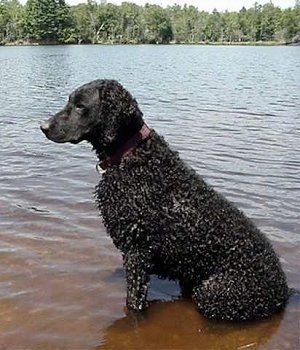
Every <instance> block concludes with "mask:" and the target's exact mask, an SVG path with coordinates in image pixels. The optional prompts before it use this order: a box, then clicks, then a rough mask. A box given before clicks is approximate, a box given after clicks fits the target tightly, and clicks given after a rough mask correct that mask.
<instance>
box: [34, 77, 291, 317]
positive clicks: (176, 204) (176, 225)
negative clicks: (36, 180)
mask: <svg viewBox="0 0 300 350" xmlns="http://www.w3.org/2000/svg"><path fill="white" fill-rule="evenodd" d="M41 129H42V131H43V132H44V133H45V134H46V136H47V137H48V138H49V139H50V140H52V141H54V142H59V143H63V142H72V143H78V142H80V141H82V140H87V141H88V142H90V143H91V144H92V145H93V148H94V149H95V151H96V153H97V156H98V158H99V166H101V167H102V168H103V169H104V173H103V175H102V179H101V181H100V183H99V185H98V186H97V187H96V201H97V204H98V206H99V209H100V211H101V213H102V216H103V221H104V224H105V226H106V228H107V232H108V234H109V235H110V237H111V238H112V240H113V242H114V244H115V245H116V247H117V248H118V249H120V250H121V252H122V254H123V260H124V267H125V270H126V278H127V307H128V309H130V310H133V311H139V310H143V309H144V308H145V307H146V306H147V301H146V297H147V290H148V284H149V276H150V275H151V274H156V275H158V276H160V277H161V278H168V279H171V280H178V281H179V283H180V286H181V287H182V290H183V291H184V292H187V293H190V294H191V296H192V298H193V300H194V301H195V303H196V305H197V307H198V308H199V310H200V311H201V312H202V313H203V314H204V315H206V316H207V317H209V318H213V319H223V320H251V319H258V318H263V317H266V316H269V315H271V314H273V313H274V312H276V311H278V310H280V309H282V308H283V307H284V305H285V304H286V302H287V299H288V294H289V293H288V287H287V283H286V278H285V275H284V273H283V271H282V268H281V266H280V262H279V259H278V257H277V256H276V254H275V252H274V250H273V249H272V247H271V244H270V242H269V241H268V239H267V238H266V237H265V236H264V235H263V234H262V233H261V232H260V231H259V230H258V229H257V228H256V227H255V226H254V224H253V223H252V222H251V221H250V220H249V219H248V218H247V217H246V216H245V215H244V214H243V213H242V212H241V211H240V210H239V209H237V208H236V207H235V206H234V205H233V204H232V203H230V202H229V201H228V200H226V199H225V198H224V197H223V196H222V195H221V194H219V193H218V192H216V191H215V190H214V189H213V188H212V187H210V186H209V185H208V184H207V183H206V182H204V180H203V179H202V178H201V177H200V176H199V175H198V174H197V173H196V172H195V171H194V170H193V169H191V168H190V167H189V166H188V165H187V164H185V163H184V162H183V161H182V159H181V158H180V157H179V155H178V154H177V153H176V152H174V151H173V150H171V149H170V147H169V145H168V144H167V142H166V141H165V140H164V139H163V138H162V137H161V136H159V135H158V134H157V133H156V132H155V131H154V130H153V129H149V127H148V126H147V125H146V124H145V123H144V120H143V114H142V112H141V111H140V109H139V107H138V104H137V102H136V100H135V99H134V98H133V97H132V96H131V95H130V93H129V92H128V91H127V90H125V89H124V88H123V87H122V86H121V85H120V84H119V83H118V82H116V81H114V80H95V81H92V82H90V83H88V84H85V85H83V86H81V87H79V88H78V89H77V90H75V91H74V92H72V93H71V95H70V97H69V101H68V103H67V105H66V106H65V107H64V109H63V110H62V111H60V112H58V113H57V114H55V115H54V116H53V117H51V118H50V119H49V120H48V121H47V122H44V123H42V125H41Z"/></svg>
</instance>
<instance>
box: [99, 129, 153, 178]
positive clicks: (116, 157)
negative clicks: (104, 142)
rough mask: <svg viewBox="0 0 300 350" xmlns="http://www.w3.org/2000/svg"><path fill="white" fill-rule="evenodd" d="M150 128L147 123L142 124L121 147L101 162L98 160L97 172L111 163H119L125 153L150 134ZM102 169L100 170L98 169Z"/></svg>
mask: <svg viewBox="0 0 300 350" xmlns="http://www.w3.org/2000/svg"><path fill="white" fill-rule="evenodd" d="M150 132H151V129H150V128H149V127H148V125H147V124H143V126H142V127H141V128H140V130H139V131H138V132H137V133H136V134H134V135H133V136H132V137H131V138H130V139H129V140H128V141H127V142H126V143H125V144H124V145H123V146H122V147H121V148H119V149H118V150H117V151H116V152H115V153H114V154H113V155H112V156H110V157H107V158H106V159H104V160H103V161H102V162H99V163H98V164H97V166H96V169H97V171H98V172H103V170H106V169H107V168H109V167H111V166H112V165H115V164H118V163H120V161H121V159H122V158H123V157H125V156H126V155H127V154H129V153H130V152H132V151H133V149H134V148H135V147H136V145H137V144H138V143H139V142H140V141H142V140H146V139H147V138H148V137H149V136H150ZM100 168H101V169H102V171H101V170H100Z"/></svg>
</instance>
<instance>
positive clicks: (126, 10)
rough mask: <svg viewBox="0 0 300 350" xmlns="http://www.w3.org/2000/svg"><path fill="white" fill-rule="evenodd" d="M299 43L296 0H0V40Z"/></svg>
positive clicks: (298, 4) (299, 15) (299, 1)
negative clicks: (204, 5)
mask: <svg viewBox="0 0 300 350" xmlns="http://www.w3.org/2000/svg"><path fill="white" fill-rule="evenodd" d="M299 41H300V0H296V1H295V6H294V7H293V8H287V9H281V8H280V7H277V6H274V4H273V3H272V1H270V2H269V3H266V4H264V5H260V4H259V3H255V4H254V5H253V7H251V8H249V9H246V8H245V7H243V8H241V10H240V11H238V12H234V11H231V12H229V11H225V12H219V11H218V10H217V9H215V10H213V11H212V12H211V13H209V12H206V11H200V10H198V9H197V8H196V7H194V6H188V5H184V6H179V5H174V6H168V7H166V8H163V7H161V6H159V5H151V4H146V5H145V6H138V5H136V4H134V3H129V2H123V3H122V4H121V5H114V4H110V3H106V1H105V0H102V1H101V3H98V2H96V1H92V0H88V1H87V2H86V3H82V4H79V5H76V6H68V5H67V4H66V2H65V1H64V0H28V1H27V2H26V4H25V5H22V4H21V3H20V2H19V1H18V0H0V44H11V43H13V44H33V43H37V44H68V43H69V44H75V43H93V44H97V43H119V44H142V43H155V44H168V43H177V44H197V43H224V44H225V43H241V44H242V43H258V42H262V43H266V42H279V43H287V42H299Z"/></svg>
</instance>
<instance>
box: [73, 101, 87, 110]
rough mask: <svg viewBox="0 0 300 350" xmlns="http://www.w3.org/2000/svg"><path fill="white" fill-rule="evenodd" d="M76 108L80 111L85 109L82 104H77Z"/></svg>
mask: <svg viewBox="0 0 300 350" xmlns="http://www.w3.org/2000/svg"><path fill="white" fill-rule="evenodd" d="M75 108H76V109H79V110H83V109H85V106H84V105H82V104H80V103H77V104H76V105H75Z"/></svg>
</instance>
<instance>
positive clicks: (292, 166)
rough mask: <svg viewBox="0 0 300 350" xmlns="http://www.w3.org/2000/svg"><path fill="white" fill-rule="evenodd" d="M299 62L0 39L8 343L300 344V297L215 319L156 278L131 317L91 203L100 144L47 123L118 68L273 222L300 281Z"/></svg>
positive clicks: (188, 152) (0, 310)
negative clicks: (74, 140) (71, 140)
mask: <svg viewBox="0 0 300 350" xmlns="http://www.w3.org/2000/svg"><path fill="white" fill-rule="evenodd" d="M162 62H163V63H162ZM157 67H159V71H158V70H157ZM299 71H300V60H299V47H271V48H269V47H206V46H201V47H200V46H176V45H172V46H103V45H101V46H66V47H63V46H62V47H59V46H57V47H1V48H0V139H1V147H0V317H1V320H0V349H1V350H2V348H3V349H5V350H6V349H7V350H10V349H12V350H15V349H18V350H19V349H22V350H23V349H30V350H39V349H43V350H44V349H50V350H54V349H55V350H56V349H59V350H61V349H63V350H64V349H66V350H73V349H74V350H75V349H76V350H77V349H80V350H81V349H82V350H85V349H95V348H96V347H97V346H99V345H100V349H116V350H123V349H124V350H127V349H128V350H130V349H131V348H132V349H139V350H140V349H141V350H148V349H156V350H164V349H172V350H173V349H174V350H176V349H184V350H191V349H197V350H214V349H220V350H223V349H228V350H229V349H230V350H248V349H250V350H253V349H259V350H266V349H267V350H275V349H276V350H286V349H289V350H295V349H298V348H300V347H299V346H297V345H299V344H297V341H298V338H297V335H298V333H299V310H297V307H298V306H297V298H296V295H295V296H293V297H292V298H291V302H290V304H289V305H288V307H287V309H286V311H285V312H284V313H283V314H281V315H276V316H274V317H273V318H271V319H269V320H265V321H262V322H259V323H253V324H240V325H229V324H218V323H212V322H209V321H207V320H206V319H203V318H202V317H201V315H200V314H199V313H198V312H197V311H196V309H195V307H194V305H193V304H192V303H191V302H189V301H186V300H180V299H179V288H178V286H177V284H176V283H171V282H166V281H165V282H163V281H159V280H157V279H155V278H154V279H152V280H151V288H150V291H149V293H150V295H149V296H150V299H151V300H159V301H160V302H152V305H151V307H150V309H149V310H148V311H147V313H146V316H145V319H144V320H142V321H139V322H138V323H137V324H136V323H134V322H133V320H132V318H129V317H124V305H125V281H124V275H123V270H122V261H121V256H120V253H119V252H118V251H117V250H116V249H115V247H114V246H113V244H112V242H111V240H110V239H109V238H108V237H107V235H106V232H105V229H104V227H103V225H102V223H101V219H100V218H99V217H98V212H97V210H96V209H95V206H94V203H93V195H92V193H93V191H94V186H95V185H96V184H97V182H98V181H99V176H98V174H97V173H96V171H95V164H96V159H95V155H94V154H93V153H92V152H91V151H90V146H87V145H86V144H82V145H79V146H76V147H74V146H72V145H56V144H53V143H50V142H48V141H47V140H46V139H45V137H44V136H43V135H42V133H41V132H40V130H39V122H40V121H41V120H43V119H46V118H48V116H49V114H50V113H54V112H56V111H57V110H58V109H60V108H61V107H62V106H63V105H64V104H65V102H66V99H67V95H68V93H69V92H70V91H72V90H73V89H74V88H75V87H77V86H79V85H81V84H82V83H84V82H87V81H89V80H93V79H96V78H104V77H106V78H115V79H118V80H120V81H121V82H122V83H123V84H124V85H125V86H126V87H127V88H128V89H129V90H130V91H131V92H132V93H133V94H134V96H135V97H136V98H137V100H138V102H139V103H140V105H141V109H142V110H143V112H144V114H145V118H146V120H147V122H148V123H149V124H150V126H151V127H154V128H155V129H156V130H157V131H158V132H159V133H161V134H163V135H164V136H165V137H166V139H167V140H168V141H169V142H170V143H171V144H172V147H173V148H175V149H177V150H178V151H180V153H181V155H182V157H183V158H184V159H185V160H186V161H187V162H188V163H189V164H191V165H192V166H193V167H194V168H195V169H196V170H197V171H198V172H199V173H200V174H201V175H203V176H204V177H205V179H206V180H207V181H208V182H209V183H211V184H212V185H213V186H215V188H216V189H217V190H219V191H221V192H222V193H223V194H224V195H226V196H227V197H228V198H229V199H230V200H232V201H233V202H235V203H236V204H237V206H238V207H239V208H241V209H242V210H244V211H245V212H246V214H247V215H248V216H250V217H251V218H252V219H254V221H255V222H256V223H257V225H258V226H259V227H260V228H261V229H262V231H264V232H265V233H266V234H267V236H268V237H269V238H270V240H271V241H272V243H273V245H274V247H275V249H276V250H277V252H278V253H279V254H280V256H281V260H282V263H283V268H284V270H285V272H286V274H287V277H288V282H289V285H290V286H291V287H295V288H297V289H300V281H299V243H300V236H299V222H300V218H299V207H300V198H299V196H298V195H297V193H298V192H299V188H300V185H299V167H300V153H299V131H300V129H299V117H300V115H299V100H300V96H299V91H300V80H299V79H298V76H299V74H298V73H299ZM162 300H164V301H165V302H161V301H162ZM174 300H175V301H174ZM298 301H299V299H298Z"/></svg>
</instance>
